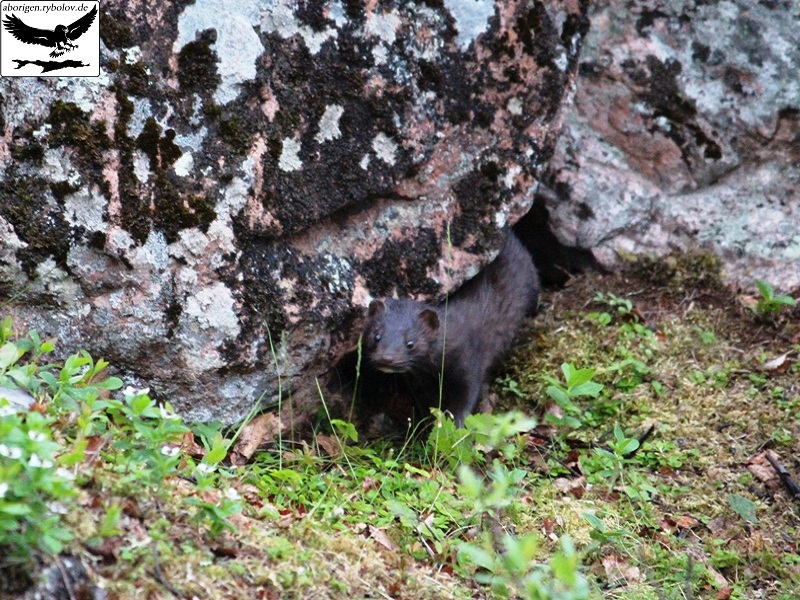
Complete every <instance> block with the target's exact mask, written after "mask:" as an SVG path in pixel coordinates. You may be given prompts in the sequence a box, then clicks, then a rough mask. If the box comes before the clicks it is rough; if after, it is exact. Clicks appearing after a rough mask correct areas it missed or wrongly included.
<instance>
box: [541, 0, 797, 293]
mask: <svg viewBox="0 0 800 600" xmlns="http://www.w3.org/2000/svg"><path fill="white" fill-rule="evenodd" d="M591 21H592V28H591V31H590V34H589V35H588V36H587V40H586V44H585V46H584V51H583V53H582V56H581V66H580V76H579V85H578V92H577V94H576V98H575V104H574V109H573V111H571V112H570V115H569V118H568V123H567V127H566V131H565V134H564V136H563V137H562V138H561V139H560V140H559V145H558V150H557V153H556V156H555V158H554V159H553V161H551V163H550V171H549V173H548V175H547V178H546V179H547V181H548V184H549V187H550V188H551V189H552V192H553V193H554V195H555V196H556V197H555V198H554V199H553V201H551V202H550V203H549V205H548V210H549V212H550V219H551V222H552V225H553V228H554V231H555V233H556V235H557V237H558V238H559V241H560V242H561V243H562V244H564V245H565V246H571V247H576V248H581V249H584V250H587V249H588V250H591V251H592V252H593V253H594V255H595V256H596V257H597V258H598V259H599V260H600V262H601V263H603V264H605V265H608V266H613V265H614V264H615V263H616V262H617V261H618V260H619V257H620V256H623V257H624V256H626V255H629V254H641V253H653V254H664V253H666V252H670V251H672V250H683V249H687V248H690V247H694V246H698V245H702V246H704V247H706V248H708V249H709V250H711V251H712V252H714V253H716V254H718V255H719V256H720V257H721V258H722V261H723V264H724V266H725V269H726V271H727V272H728V274H729V275H730V276H731V277H732V278H733V280H734V281H736V282H739V283H740V284H742V285H745V286H751V285H752V283H753V281H754V280H755V279H767V280H769V281H771V282H772V283H774V284H777V285H778V286H779V287H781V288H783V289H784V290H788V289H792V288H796V287H797V286H800V268H798V264H800V27H798V24H800V5H798V3H797V2H792V1H791V0H764V1H762V2H751V1H749V0H727V1H724V2H717V1H712V2H708V1H705V0H703V1H701V0H696V1H688V2H669V1H667V0H654V1H650V0H648V1H646V2H645V1H636V2H621V1H618V0H612V1H608V0H607V1H605V2H601V3H599V4H598V5H597V7H596V10H595V12H594V14H592V16H591Z"/></svg>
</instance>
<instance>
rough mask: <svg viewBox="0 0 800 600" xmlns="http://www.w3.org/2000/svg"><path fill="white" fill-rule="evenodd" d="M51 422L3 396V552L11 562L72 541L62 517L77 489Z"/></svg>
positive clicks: (0, 497) (0, 473) (0, 519)
mask: <svg viewBox="0 0 800 600" xmlns="http://www.w3.org/2000/svg"><path fill="white" fill-rule="evenodd" d="M51 424H52V419H50V418H48V417H46V416H44V415H42V414H40V413H38V412H35V411H32V412H27V411H18V410H16V409H14V408H13V407H11V406H10V405H9V404H8V402H6V401H5V400H0V548H2V549H3V550H2V551H0V554H2V555H5V556H6V560H9V561H11V562H15V561H16V562H25V561H27V560H29V559H30V558H31V556H32V554H33V552H34V551H35V550H38V551H41V552H46V553H51V554H56V553H58V552H61V550H62V548H63V544H64V542H67V541H69V540H70V539H72V534H71V533H70V532H69V530H68V529H67V528H66V527H65V526H64V525H63V523H62V521H61V516H62V515H63V514H65V513H66V512H67V504H68V503H69V501H70V500H72V498H74V497H75V496H76V495H77V491H76V489H75V486H74V484H73V479H74V475H73V474H72V472H71V471H70V470H68V469H67V468H66V467H65V466H61V464H60V462H62V461H59V459H58V457H57V453H58V451H59V449H60V446H59V445H58V444H57V443H55V442H53V440H52V437H53V432H52V431H51ZM0 564H2V560H0ZM0 570H2V569H1V568H0Z"/></svg>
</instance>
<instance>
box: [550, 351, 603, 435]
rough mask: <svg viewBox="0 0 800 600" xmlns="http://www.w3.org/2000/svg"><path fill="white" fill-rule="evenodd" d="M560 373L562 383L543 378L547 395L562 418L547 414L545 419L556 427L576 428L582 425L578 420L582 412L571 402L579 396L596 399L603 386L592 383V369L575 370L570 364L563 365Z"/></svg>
mask: <svg viewBox="0 0 800 600" xmlns="http://www.w3.org/2000/svg"><path fill="white" fill-rule="evenodd" d="M561 373H562V374H563V375H564V383H562V382H560V381H558V380H557V379H554V378H552V377H550V376H548V375H545V377H544V378H545V381H547V383H549V384H550V385H549V386H548V387H547V395H548V396H550V399H551V400H552V401H553V402H555V403H556V404H557V405H558V406H559V407H560V408H561V409H562V410H563V416H561V417H558V416H556V415H553V414H548V415H547V416H546V417H545V419H546V420H547V421H548V422H550V423H554V424H556V425H566V426H568V427H573V428H577V427H580V426H581V425H582V421H581V419H579V418H578V416H579V415H580V414H581V412H582V411H581V409H580V407H579V406H577V405H576V404H575V403H574V402H573V400H574V399H575V398H579V397H581V396H589V397H590V398H596V397H597V396H598V394H600V392H601V391H603V385H602V384H600V383H597V382H596V381H592V377H594V374H595V370H594V369H576V368H575V366H574V365H572V364H570V363H563V364H562V365H561Z"/></svg>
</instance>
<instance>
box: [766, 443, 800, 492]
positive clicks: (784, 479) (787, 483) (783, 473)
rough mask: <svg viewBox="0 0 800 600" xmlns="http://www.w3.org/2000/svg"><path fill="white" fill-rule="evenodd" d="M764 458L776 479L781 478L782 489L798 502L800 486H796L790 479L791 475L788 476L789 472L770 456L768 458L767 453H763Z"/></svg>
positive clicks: (768, 454)
mask: <svg viewBox="0 0 800 600" xmlns="http://www.w3.org/2000/svg"><path fill="white" fill-rule="evenodd" d="M764 456H766V457H767V461H769V464H770V465H772V468H773V469H775V472H776V473H777V474H778V477H780V478H781V483H783V485H784V487H785V488H786V489H787V490H789V493H790V494H791V495H792V498H794V499H795V500H800V485H798V483H797V482H796V481H795V480H794V479H792V477H791V475H789V471H787V470H786V469H785V468H784V467H783V466H782V465H780V464H778V462H777V461H776V460H775V459H774V458H772V456H770V453H769V452H765V453H764Z"/></svg>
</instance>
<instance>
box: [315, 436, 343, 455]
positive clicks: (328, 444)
mask: <svg viewBox="0 0 800 600" xmlns="http://www.w3.org/2000/svg"><path fill="white" fill-rule="evenodd" d="M317 445H318V446H319V447H320V448H322V449H323V450H324V451H325V454H327V455H328V456H340V455H341V454H342V446H341V444H339V440H338V439H337V438H336V437H334V436H332V435H325V434H322V433H320V434H318V435H317Z"/></svg>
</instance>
